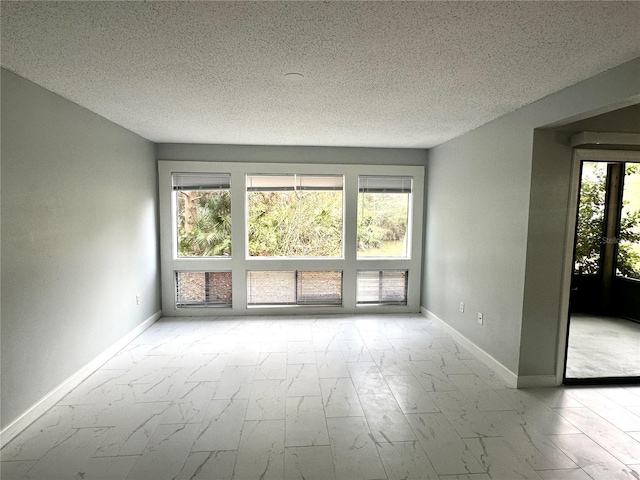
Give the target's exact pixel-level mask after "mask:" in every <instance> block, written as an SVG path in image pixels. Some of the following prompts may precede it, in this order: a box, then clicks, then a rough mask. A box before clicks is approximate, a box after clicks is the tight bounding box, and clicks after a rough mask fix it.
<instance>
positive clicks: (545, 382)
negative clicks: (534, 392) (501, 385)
mask: <svg viewBox="0 0 640 480" xmlns="http://www.w3.org/2000/svg"><path fill="white" fill-rule="evenodd" d="M558 385H559V384H558V381H557V379H556V376H555V375H520V376H519V377H518V388H540V387H557V386H558Z"/></svg>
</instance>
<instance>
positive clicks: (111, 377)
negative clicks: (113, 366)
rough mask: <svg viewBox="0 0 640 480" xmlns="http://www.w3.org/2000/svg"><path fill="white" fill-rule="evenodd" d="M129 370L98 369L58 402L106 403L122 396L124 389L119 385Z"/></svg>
mask: <svg viewBox="0 0 640 480" xmlns="http://www.w3.org/2000/svg"><path fill="white" fill-rule="evenodd" d="M128 372H129V371H127V370H98V371H96V372H94V373H93V374H92V375H91V376H90V377H89V378H87V379H86V380H85V381H84V382H82V383H81V384H80V385H79V386H78V387H76V388H74V389H73V390H72V391H71V392H69V393H68V394H67V395H66V396H65V397H64V398H63V399H62V400H60V401H59V402H58V405H78V404H95V403H105V402H108V401H110V400H115V399H119V398H122V394H121V391H122V390H121V389H120V388H118V387H117V385H118V384H119V383H120V382H121V379H122V377H124V376H126V375H127V374H128Z"/></svg>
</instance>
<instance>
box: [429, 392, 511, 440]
mask: <svg viewBox="0 0 640 480" xmlns="http://www.w3.org/2000/svg"><path fill="white" fill-rule="evenodd" d="M429 396H430V397H431V398H433V400H434V402H435V403H436V405H438V407H439V408H440V411H441V412H442V413H444V415H445V417H447V419H448V420H449V422H450V423H451V425H452V426H453V428H455V429H456V431H457V432H458V435H460V436H461V437H462V438H469V437H499V436H500V433H498V431H497V430H496V429H495V427H494V426H493V425H492V424H491V422H490V421H489V420H488V419H487V417H486V416H485V415H484V414H483V413H482V412H480V410H478V409H477V408H476V407H475V405H474V401H473V400H471V399H469V398H468V397H467V396H465V395H464V394H463V393H462V392H459V391H457V392H429Z"/></svg>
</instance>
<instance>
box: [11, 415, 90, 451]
mask: <svg viewBox="0 0 640 480" xmlns="http://www.w3.org/2000/svg"><path fill="white" fill-rule="evenodd" d="M82 407H91V405H82ZM79 408H80V405H72V406H69V405H60V406H55V407H53V408H51V409H49V411H47V412H46V413H45V414H44V415H43V416H41V417H40V418H38V419H37V420H36V421H35V422H34V423H32V424H31V425H29V427H27V428H26V429H25V430H24V431H23V432H22V433H21V434H20V435H18V436H16V437H15V438H14V439H13V440H11V441H10V442H9V443H8V444H6V445H5V446H4V447H3V448H2V452H1V455H2V461H3V462H5V461H7V462H8V461H11V462H15V461H30V460H32V461H35V460H39V459H40V458H42V457H43V456H44V455H45V454H46V453H47V452H48V451H49V450H51V449H52V448H53V447H55V446H56V445H57V444H58V443H60V441H61V440H62V439H64V438H67V437H68V436H69V435H70V434H71V433H73V431H74V430H75V428H77V427H75V426H74V416H73V415H72V412H74V411H77V410H78V409H79Z"/></svg>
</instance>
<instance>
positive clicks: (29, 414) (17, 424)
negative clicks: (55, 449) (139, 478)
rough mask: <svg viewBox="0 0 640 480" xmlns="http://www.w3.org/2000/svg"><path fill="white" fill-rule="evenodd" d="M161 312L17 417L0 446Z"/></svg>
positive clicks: (82, 379) (1, 437) (77, 383)
mask: <svg viewBox="0 0 640 480" xmlns="http://www.w3.org/2000/svg"><path fill="white" fill-rule="evenodd" d="M161 316H162V314H161V312H160V311H159V310H158V311H157V312H156V313H154V314H153V315H151V316H150V317H149V318H147V319H146V320H145V321H144V322H142V323H141V324H140V325H138V326H137V327H135V328H134V329H133V330H131V331H130V332H129V333H127V334H126V335H125V336H124V337H122V338H121V339H120V340H118V341H117V342H116V343H114V344H113V345H111V346H110V347H109V348H107V349H106V350H105V351H104V352H102V353H101V354H100V355H98V356H97V357H96V358H94V359H93V360H91V361H90V362H89V363H87V364H86V365H85V366H84V367H82V368H81V369H80V370H78V371H77V372H76V373H74V374H73V375H71V376H70V377H69V378H67V379H66V380H65V381H64V382H62V383H61V384H60V385H58V386H57V387H56V388H54V389H53V390H51V391H50V392H49V393H48V394H46V395H45V396H44V397H42V398H41V399H40V400H39V401H38V402H36V403H35V404H34V405H33V406H32V407H31V408H29V409H28V410H27V411H26V412H24V413H23V414H22V415H20V416H19V417H18V418H17V419H15V420H14V421H13V422H11V423H10V424H9V425H7V426H6V427H5V428H4V429H3V430H2V431H1V432H0V447H4V446H5V445H6V444H7V443H9V442H10V441H11V440H13V438H14V437H15V436H16V435H18V434H19V433H20V432H22V431H23V430H24V429H25V428H27V427H28V426H29V425H31V424H32V423H33V422H35V421H36V420H37V419H38V418H39V417H41V416H42V415H43V414H44V413H45V412H46V411H47V410H49V409H50V408H51V407H53V406H54V405H55V404H56V403H58V402H59V401H60V400H62V398H64V396H65V395H67V394H68V393H69V392H70V391H71V390H73V389H74V388H76V387H77V386H78V385H80V384H81V383H82V382H83V381H84V380H85V379H86V378H87V377H89V375H91V374H92V373H93V372H95V371H96V370H98V369H99V368H100V367H101V366H102V365H104V364H105V363H106V362H107V361H108V360H109V359H110V358H111V357H113V356H114V355H115V354H116V353H118V352H119V351H120V350H122V349H123V348H124V347H125V346H126V345H127V344H128V343H129V342H131V341H132V340H133V339H134V338H136V337H137V336H138V335H140V334H141V333H142V332H144V331H145V330H146V329H147V328H149V327H150V326H151V325H153V324H154V323H155V322H156V321H157V320H158V319H159V318H160V317H161Z"/></svg>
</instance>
